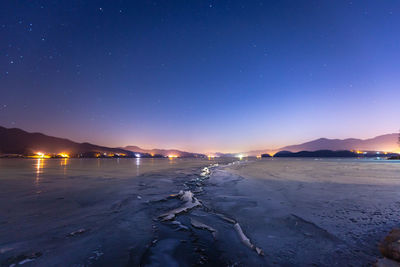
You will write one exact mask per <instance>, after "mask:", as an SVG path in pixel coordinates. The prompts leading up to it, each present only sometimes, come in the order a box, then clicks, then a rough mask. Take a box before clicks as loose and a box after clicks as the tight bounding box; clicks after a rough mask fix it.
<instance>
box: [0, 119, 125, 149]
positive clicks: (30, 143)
mask: <svg viewBox="0 0 400 267" xmlns="http://www.w3.org/2000/svg"><path fill="white" fill-rule="evenodd" d="M38 151H41V152H46V153H61V152H63V153H69V154H80V153H88V152H100V153H124V154H127V155H129V154H132V152H131V151H127V150H123V149H120V148H109V147H104V146H98V145H93V144H90V143H76V142H73V141H71V140H68V139H63V138H58V137H52V136H48V135H44V134H42V133H28V132H25V131H23V130H21V129H17V128H11V129H8V128H4V127H1V126H0V153H1V154H29V153H35V152H38Z"/></svg>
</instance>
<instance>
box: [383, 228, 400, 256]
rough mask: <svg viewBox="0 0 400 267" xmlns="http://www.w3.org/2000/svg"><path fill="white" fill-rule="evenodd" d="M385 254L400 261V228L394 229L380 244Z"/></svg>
mask: <svg viewBox="0 0 400 267" xmlns="http://www.w3.org/2000/svg"><path fill="white" fill-rule="evenodd" d="M379 251H380V252H381V253H382V255H383V256H385V257H387V258H389V259H393V260H396V261H400V229H393V230H392V231H390V232H389V234H388V235H387V236H386V237H385V239H383V241H382V242H381V243H380V244H379Z"/></svg>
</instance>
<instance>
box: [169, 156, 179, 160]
mask: <svg viewBox="0 0 400 267" xmlns="http://www.w3.org/2000/svg"><path fill="white" fill-rule="evenodd" d="M177 157H178V156H177V155H168V158H170V159H174V158H177Z"/></svg>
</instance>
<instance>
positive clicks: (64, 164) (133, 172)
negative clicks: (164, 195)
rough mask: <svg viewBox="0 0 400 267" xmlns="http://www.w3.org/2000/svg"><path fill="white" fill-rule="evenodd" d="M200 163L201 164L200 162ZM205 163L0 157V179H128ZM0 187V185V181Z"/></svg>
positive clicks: (44, 181)
mask: <svg viewBox="0 0 400 267" xmlns="http://www.w3.org/2000/svg"><path fill="white" fill-rule="evenodd" d="M201 162H202V163H201ZM194 163H196V164H200V163H201V164H203V163H204V164H205V165H207V164H209V161H208V160H207V159H183V158H174V159H168V158H160V159H158V158H130V159H123V158H121V159H78V158H60V159H43V158H40V159H0V183H1V181H2V179H13V180H14V179H15V180H18V181H26V182H27V183H31V185H34V186H35V187H37V186H39V185H40V186H44V185H47V184H51V183H53V182H57V180H59V181H66V180H70V182H71V185H72V184H73V183H76V182H77V181H79V180H78V179H85V180H86V179H88V178H90V179H91V178H93V179H114V178H115V179H132V178H135V177H137V176H141V175H143V174H146V173H149V172H152V173H153V172H160V173H162V172H163V171H165V170H168V169H174V168H177V167H185V166H188V165H192V164H194ZM0 187H1V184H0Z"/></svg>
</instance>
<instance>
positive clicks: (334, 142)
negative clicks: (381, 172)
mask: <svg viewBox="0 0 400 267" xmlns="http://www.w3.org/2000/svg"><path fill="white" fill-rule="evenodd" d="M397 138H398V134H396V133H394V134H385V135H380V136H377V137H374V138H370V139H365V140H362V139H354V138H349V139H327V138H320V139H317V140H314V141H311V142H306V143H303V144H300V145H293V146H285V147H282V148H281V149H279V150H288V151H292V152H298V151H304V150H307V151H316V150H322V149H328V150H363V151H393V150H396V148H397V147H398V145H397Z"/></svg>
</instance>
